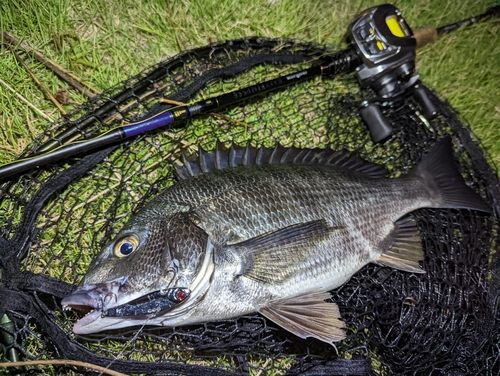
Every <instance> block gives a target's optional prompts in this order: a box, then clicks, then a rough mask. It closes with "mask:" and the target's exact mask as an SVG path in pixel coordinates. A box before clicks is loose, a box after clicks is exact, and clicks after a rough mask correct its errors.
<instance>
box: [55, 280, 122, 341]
mask: <svg viewBox="0 0 500 376" xmlns="http://www.w3.org/2000/svg"><path fill="white" fill-rule="evenodd" d="M125 281H126V278H119V279H117V280H114V281H110V282H106V283H98V284H93V285H85V286H83V287H81V288H79V289H77V290H76V291H74V292H73V293H72V294H71V295H68V296H66V297H65V298H63V299H62V300H61V304H62V307H63V309H64V310H69V309H74V310H77V311H83V312H87V314H86V315H85V316H84V317H82V318H81V319H80V320H78V321H77V322H76V323H75V325H74V327H73V332H74V333H76V334H88V333H93V332H94V330H91V328H92V327H93V326H94V325H93V324H94V323H96V322H97V321H98V320H99V319H100V318H101V317H102V316H103V313H104V311H105V310H106V309H107V308H108V307H112V306H114V305H116V304H117V302H118V291H119V289H120V287H121V286H122V285H123V284H124V283H125Z"/></svg>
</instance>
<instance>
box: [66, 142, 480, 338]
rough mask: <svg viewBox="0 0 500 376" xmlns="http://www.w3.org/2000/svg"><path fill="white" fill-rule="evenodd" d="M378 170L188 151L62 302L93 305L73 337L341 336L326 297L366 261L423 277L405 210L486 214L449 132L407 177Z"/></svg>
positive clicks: (286, 154)
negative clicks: (142, 332)
mask: <svg viewBox="0 0 500 376" xmlns="http://www.w3.org/2000/svg"><path fill="white" fill-rule="evenodd" d="M266 156H267V157H266ZM266 158H268V159H266ZM221 166H225V167H221ZM382 172H383V169H382V168H381V167H380V166H377V165H374V164H371V163H368V162H366V161H363V160H361V159H359V158H357V157H354V156H352V155H350V154H348V153H343V152H334V151H331V150H320V149H314V150H300V149H293V148H292V149H285V148H275V149H273V150H271V149H264V148H261V149H258V150H255V149H252V148H251V147H250V146H247V147H246V148H237V147H234V146H233V147H232V148H231V149H230V150H225V149H222V148H220V146H219V147H218V149H217V150H216V152H215V153H208V152H204V151H201V150H200V155H199V156H198V157H196V158H194V159H193V158H190V157H186V156H185V155H184V168H183V169H182V168H181V169H180V171H178V173H179V177H180V178H181V180H180V181H179V182H178V183H177V184H174V185H173V186H172V187H170V188H169V189H167V190H166V191H165V192H164V193H162V194H161V195H160V196H158V197H157V198H156V199H154V200H152V201H151V202H150V203H149V204H147V205H146V206H145V207H144V208H143V209H142V210H141V211H140V212H139V213H138V214H137V215H136V216H134V217H132V218H131V219H130V221H129V222H128V223H127V224H126V225H125V226H124V227H123V229H122V230H121V231H120V233H119V234H118V235H117V237H116V239H115V240H114V241H112V242H111V243H110V244H109V245H108V246H107V247H105V249H103V250H102V251H101V253H100V254H99V255H98V256H97V257H96V259H95V260H94V262H93V263H92V265H91V267H90V268H89V271H88V272H87V274H86V276H85V278H84V279H83V281H82V284H81V287H80V289H79V290H77V291H76V292H75V293H74V294H73V295H70V296H68V297H66V298H65V299H63V304H64V305H67V306H73V307H89V309H93V311H91V313H90V314H89V315H87V316H85V317H84V318H82V319H81V320H79V321H78V322H77V323H76V324H75V326H74V328H73V330H74V332H75V333H80V334H87V333H94V332H99V331H102V330H109V329H118V328H123V327H129V326H136V325H160V326H177V325H187V324H198V323H203V322H207V321H214V320H223V319H230V318H234V317H237V316H240V315H244V314H248V313H252V312H259V313H261V314H262V315H264V316H265V317H267V318H268V319H270V320H272V321H274V322H275V323H276V324H278V325H280V326H282V327H283V328H285V329H287V330H289V331H290V332H292V333H294V334H296V335H297V336H299V337H301V338H306V337H314V338H317V339H319V340H321V341H324V342H328V343H333V342H335V341H339V340H341V339H343V338H344V337H345V333H344V323H343V322H342V321H341V316H340V312H339V309H338V307H337V305H336V304H335V303H331V302H326V301H325V300H328V299H329V297H330V295H329V294H328V291H330V290H332V289H334V288H336V287H338V286H340V285H342V284H343V283H344V282H346V281H347V280H348V279H349V278H350V277H351V276H352V275H353V274H354V273H356V272H357V271H358V270H359V269H360V268H362V267H363V266H364V265H366V264H368V263H370V262H374V263H378V264H381V265H386V266H391V267H394V268H397V269H400V270H402V271H404V272H412V273H423V272H425V271H423V270H422V269H421V268H420V265H419V261H420V260H422V259H423V257H424V254H423V250H422V241H421V239H420V236H419V233H418V228H417V226H416V223H415V221H414V220H412V219H411V217H408V216H406V215H407V214H408V213H411V212H412V211H413V210H415V209H418V208H424V207H433V208H440V207H455V208H466V209H473V210H481V211H485V212H488V211H489V210H490V207H489V206H488V205H487V204H486V203H485V202H484V200H483V199H482V198H481V197H479V196H478V195H477V194H476V193H475V192H474V191H473V190H472V189H471V188H469V187H468V186H466V185H465V183H464V182H463V179H462V178H461V176H460V174H459V173H458V171H457V169H456V167H455V165H454V161H453V154H452V144H451V140H450V139H449V138H445V139H442V140H440V141H439V142H437V144H436V145H435V147H434V148H433V149H432V150H431V152H430V153H429V154H428V155H427V156H426V157H425V158H424V159H423V160H422V161H421V163H420V164H419V165H418V166H417V167H416V168H415V169H414V170H412V171H411V172H410V173H409V174H408V175H406V176H403V177H400V178H398V179H386V178H384V177H382ZM107 286H109V287H107ZM179 291H180V292H182V296H181V298H179V297H178V295H177V293H178V292H179ZM109 296H112V297H114V299H110V298H109ZM158 297H160V298H161V299H160V298H158ZM169 297H171V300H169V299H170V298H169ZM158 307H159V308H158ZM150 312H154V314H151V313H150ZM121 313H123V315H122V316H120V314H121ZM125 314H126V315H125Z"/></svg>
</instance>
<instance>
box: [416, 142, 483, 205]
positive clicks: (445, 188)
mask: <svg viewBox="0 0 500 376" xmlns="http://www.w3.org/2000/svg"><path fill="white" fill-rule="evenodd" d="M410 174H411V175H413V176H415V175H416V176H418V177H419V178H420V179H422V181H424V184H425V185H426V186H427V188H428V190H429V191H430V192H431V201H432V202H433V206H435V207H441V208H457V209H458V208H461V209H473V210H480V211H484V212H491V207H490V205H488V204H487V203H486V201H485V200H484V199H483V198H482V197H481V196H479V195H478V194H477V193H476V192H475V191H474V190H473V189H472V188H470V187H468V186H467V185H466V184H465V182H464V180H463V178H462V176H461V175H460V172H459V171H458V168H457V166H456V164H455V161H454V159H453V146H452V142H451V137H445V138H442V139H440V140H439V141H438V142H437V143H436V144H435V145H434V147H433V148H432V149H431V151H430V152H429V153H428V154H427V155H426V156H425V157H424V158H423V160H422V161H421V162H420V164H418V165H417V167H416V168H415V169H414V170H412V172H411V173H410Z"/></svg>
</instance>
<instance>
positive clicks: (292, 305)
mask: <svg viewBox="0 0 500 376" xmlns="http://www.w3.org/2000/svg"><path fill="white" fill-rule="evenodd" d="M330 297H331V296H330V294H329V293H326V292H323V293H313V294H308V295H302V296H297V297H295V298H291V299H283V300H278V301H275V302H271V303H270V304H268V305H267V306H265V307H262V308H261V309H260V310H259V312H260V313H261V314H262V315H264V316H265V317H267V318H268V319H269V320H271V321H274V322H275V323H276V324H278V325H279V326H281V327H282V328H284V329H286V330H288V331H289V332H291V333H293V334H295V335H296V336H298V337H300V338H307V337H314V338H317V339H319V340H320V341H323V342H326V343H329V344H333V342H336V341H340V340H342V339H344V338H345V331H344V328H345V324H344V322H343V321H341V320H340V312H339V307H338V306H337V305H336V304H335V303H327V302H325V300H326V299H329V298H330Z"/></svg>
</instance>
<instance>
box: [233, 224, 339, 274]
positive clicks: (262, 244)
mask: <svg viewBox="0 0 500 376" xmlns="http://www.w3.org/2000/svg"><path fill="white" fill-rule="evenodd" d="M331 231H332V229H330V228H329V227H328V225H327V223H326V222H325V221H324V220H318V221H311V222H307V223H299V224H296V225H292V226H288V227H285V228H282V229H279V230H277V231H274V232H271V233H268V234H264V235H260V236H256V237H254V238H252V239H248V240H245V241H244V242H241V243H238V244H233V245H232V247H233V250H234V252H235V253H236V254H238V255H239V258H240V260H241V270H240V273H239V274H238V276H245V277H247V278H250V279H253V280H256V281H259V282H263V283H267V284H276V283H280V282H283V281H285V280H287V279H288V278H291V277H293V276H294V275H296V273H299V272H300V271H301V270H302V271H303V270H307V269H309V268H310V267H311V266H312V264H313V263H314V262H317V260H316V259H317V258H318V257H317V256H316V257H315V252H317V248H318V245H319V243H320V242H322V241H323V240H325V239H326V238H327V237H328V235H329V233H330V232H331Z"/></svg>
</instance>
